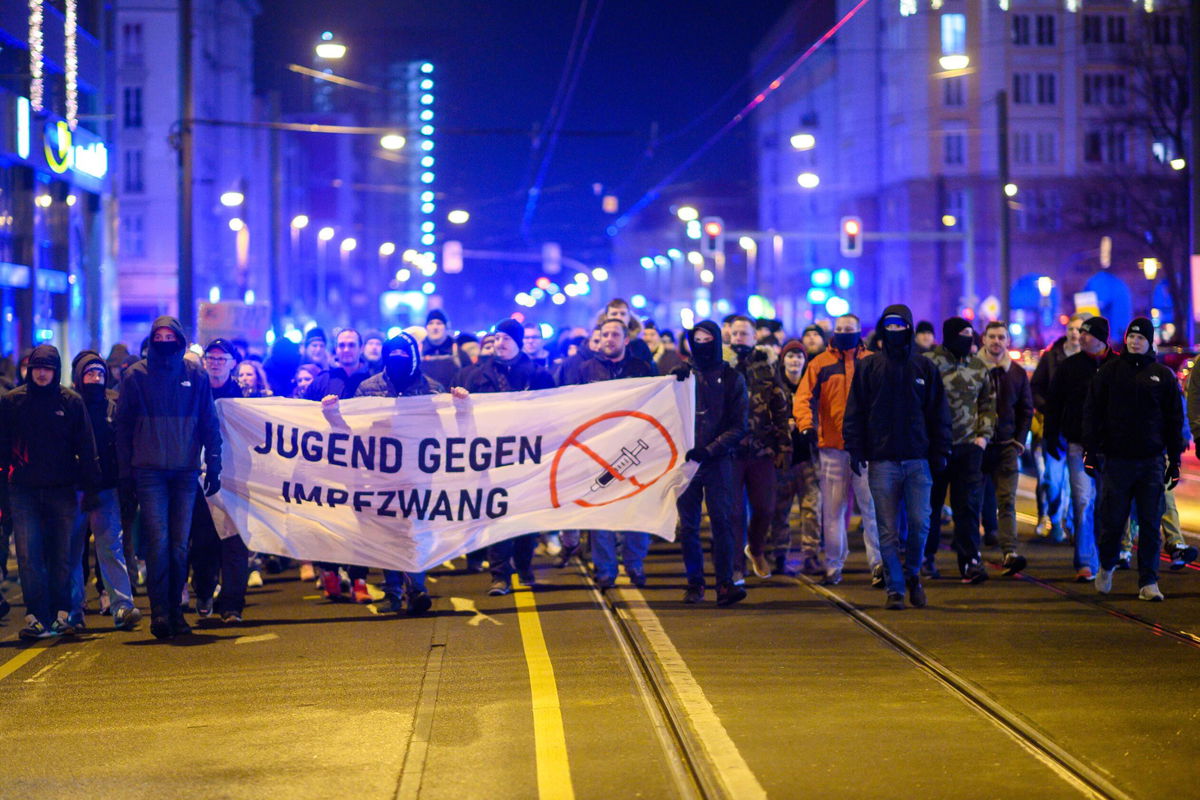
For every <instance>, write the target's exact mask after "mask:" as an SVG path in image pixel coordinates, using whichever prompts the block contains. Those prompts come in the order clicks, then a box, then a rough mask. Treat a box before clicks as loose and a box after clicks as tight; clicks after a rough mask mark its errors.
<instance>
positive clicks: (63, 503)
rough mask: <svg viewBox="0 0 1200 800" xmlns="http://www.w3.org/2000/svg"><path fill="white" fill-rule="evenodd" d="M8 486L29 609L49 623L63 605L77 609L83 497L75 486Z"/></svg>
mask: <svg viewBox="0 0 1200 800" xmlns="http://www.w3.org/2000/svg"><path fill="white" fill-rule="evenodd" d="M8 491H9V502H10V503H11V504H12V515H13V538H14V540H15V542H16V545H17V571H18V573H19V574H20V576H21V590H22V591H23V593H24V597H25V608H26V613H28V614H32V615H33V616H35V617H37V619H38V622H40V623H42V624H43V625H45V626H46V627H49V626H50V625H51V624H52V623H53V622H54V620H55V618H56V617H57V616H58V613H59V612H60V611H62V612H66V613H68V614H69V613H70V612H71V609H72V606H71V574H72V572H73V570H75V569H79V568H80V558H81V557H80V556H79V555H78V554H76V553H75V552H74V550H75V549H76V548H74V547H73V545H74V539H75V538H77V537H75V534H74V531H75V518H76V517H78V516H79V501H78V500H77V499H76V497H75V489H74V488H72V487H70V486H67V487H63V488H55V489H30V488H26V487H24V486H11V487H9V490H8Z"/></svg>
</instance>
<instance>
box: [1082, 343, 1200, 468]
mask: <svg viewBox="0 0 1200 800" xmlns="http://www.w3.org/2000/svg"><path fill="white" fill-rule="evenodd" d="M1083 444H1084V449H1085V450H1086V451H1087V452H1088V453H1089V454H1090V453H1095V454H1097V455H1104V456H1108V457H1110V458H1112V457H1115V458H1129V459H1141V458H1154V457H1160V458H1161V457H1162V454H1163V453H1164V452H1166V454H1167V457H1168V458H1169V459H1170V460H1171V461H1176V462H1178V461H1179V458H1180V456H1181V454H1182V453H1183V448H1184V438H1183V403H1182V402H1181V401H1180V391H1179V382H1178V381H1177V380H1176V378H1175V373H1174V372H1172V371H1171V370H1170V368H1168V367H1166V366H1164V365H1162V364H1159V363H1158V362H1157V361H1155V359H1154V353H1153V352H1150V353H1145V354H1142V355H1135V354H1133V353H1122V354H1121V355H1120V356H1118V357H1117V358H1114V359H1112V360H1110V361H1108V362H1107V363H1106V364H1105V365H1104V366H1102V367H1100V369H1099V371H1098V372H1097V373H1096V375H1095V377H1094V378H1092V381H1091V384H1090V386H1089V387H1088V393H1087V400H1086V402H1085V404H1084V407H1083Z"/></svg>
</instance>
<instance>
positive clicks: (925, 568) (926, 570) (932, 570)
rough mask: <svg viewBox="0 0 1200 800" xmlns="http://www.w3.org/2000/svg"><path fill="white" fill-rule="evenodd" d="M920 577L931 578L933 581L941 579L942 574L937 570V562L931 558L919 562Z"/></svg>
mask: <svg viewBox="0 0 1200 800" xmlns="http://www.w3.org/2000/svg"><path fill="white" fill-rule="evenodd" d="M921 577H923V578H933V579H934V580H935V581H936V580H938V579H939V578H941V577H942V573H941V572H940V571H939V570H938V568H937V561H936V560H935V559H934V557H933V556H930V557H929V558H927V559H925V560H924V561H922V562H921Z"/></svg>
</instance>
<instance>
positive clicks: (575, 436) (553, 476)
mask: <svg viewBox="0 0 1200 800" xmlns="http://www.w3.org/2000/svg"><path fill="white" fill-rule="evenodd" d="M621 417H632V418H633V419H640V420H642V421H644V422H647V423H649V424H650V425H651V426H653V428H654V429H655V430H656V431H658V433H659V434H660V435H661V436H662V438H663V440H664V441H665V442H666V443H667V447H669V448H671V459H670V461H669V462H668V463H667V466H666V467H664V468H663V470H662V472H660V473H658V474H657V475H655V476H654V477H653V478H651V479H650V480H648V481H642V480H638V479H637V478H636V477H633V476H629V477H626V476H625V475H622V474H621V473H620V472H618V471H617V470H616V469H615V468H614V467H613V465H612V464H610V463H609V462H608V461H607V460H606V459H605V458H604V457H603V456H601V455H600V454H599V453H597V452H596V451H594V450H592V449H591V448H590V447H588V446H587V445H586V444H584V443H583V442H581V441H579V437H580V435H581V434H582V433H583V432H584V431H586V430H588V429H589V428H591V427H593V426H595V425H599V424H600V423H602V422H606V421H608V420H610V419H620V418H621ZM572 447H574V448H578V449H579V450H582V451H583V453H584V454H585V455H587V457H588V458H590V459H592V460H593V461H595V462H596V463H597V464H599V465H600V466H601V467H602V468H603V469H605V470H607V471H608V473H609V474H610V475H612V476H613V478H615V479H616V480H618V481H628V482H629V484H630V485H631V486H633V487H634V488H633V491H630V492H627V493H625V494H623V495H621V496H620V497H614V498H612V499H611V500H605V501H604V502H602V503H590V502H588V501H587V500H572V501H570V502H572V503H575V504H576V505H578V506H583V507H584V508H599V507H601V506H607V505H612V504H613V503H619V502H621V501H622V500H628V499H629V498H631V497H633V496H634V495H637V494H641V493H642V492H644V491H646V490H647V489H649V488H650V487H651V486H653V485H654V484H655V483H657V482H658V481H659V480H661V479H662V477H663V476H664V475H666V474H667V473H668V472H670V471H671V470H672V469H674V468H675V463H676V462H677V461H678V460H679V449H678V448H677V447H676V446H675V440H674V439H672V438H671V434H670V433H668V432H667V429H666V428H665V427H664V426H663V424H662V423H661V422H659V421H658V420H656V419H655V418H654V417H652V416H650V415H649V414H644V413H642V412H641V411H610V412H609V413H607V414H601V415H600V416H598V417H596V418H595V419H591V420H588V421H587V422H585V423H583V424H582V425H580V426H579V427H578V428H576V429H575V430H573V431H572V432H571V435H570V436H568V437H567V438H566V440H565V441H564V442H563V443H562V445H561V446H560V447H559V448H558V451H557V452H556V453H555V454H554V461H553V462H552V463H551V464H550V503H551V505H552V506H553V507H554V508H561V507H562V505H563V504H562V503H561V502H560V501H559V498H558V465H559V462H561V461H562V457H563V455H564V454H565V453H566V452H567V451H568V450H569V449H571V448H572Z"/></svg>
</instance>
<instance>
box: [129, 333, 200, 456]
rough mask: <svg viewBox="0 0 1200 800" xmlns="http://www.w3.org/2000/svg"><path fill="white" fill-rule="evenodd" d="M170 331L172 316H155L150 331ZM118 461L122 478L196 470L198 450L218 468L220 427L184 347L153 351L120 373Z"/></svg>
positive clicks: (198, 369)
mask: <svg viewBox="0 0 1200 800" xmlns="http://www.w3.org/2000/svg"><path fill="white" fill-rule="evenodd" d="M162 327H170V328H172V329H174V331H175V334H176V335H177V336H178V337H179V338H180V341H183V342H186V341H187V338H186V337H185V336H184V334H183V326H181V325H180V324H179V322H178V320H176V319H175V318H174V317H159V318H158V319H156V320H155V321H154V324H153V326H152V327H151V330H157V329H158V328H162ZM115 426H116V433H117V462H118V465H119V468H120V472H121V477H122V478H132V477H133V470H134V469H165V470H196V469H199V468H200V455H201V452H202V451H203V454H204V462H205V466H206V468H207V470H208V472H209V474H210V475H219V474H220V472H221V429H220V426H219V424H218V421H217V411H216V407H215V406H214V405H213V398H212V388H211V386H210V385H209V381H208V374H207V373H205V372H204V370H202V369H200V368H199V367H197V366H193V365H192V364H190V363H189V362H187V361H185V360H184V358H183V351H182V350H181V351H179V352H176V353H175V354H174V355H172V356H170V357H169V358H166V359H158V358H157V357H155V355H154V353H153V351H151V353H150V355H149V356H148V357H147V358H145V359H142V360H141V361H139V362H137V363H136V364H134V365H133V366H131V367H130V368H129V369H127V370H126V371H125V377H124V379H123V380H122V381H121V396H120V398H119V399H118V400H117V416H116V420H115Z"/></svg>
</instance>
